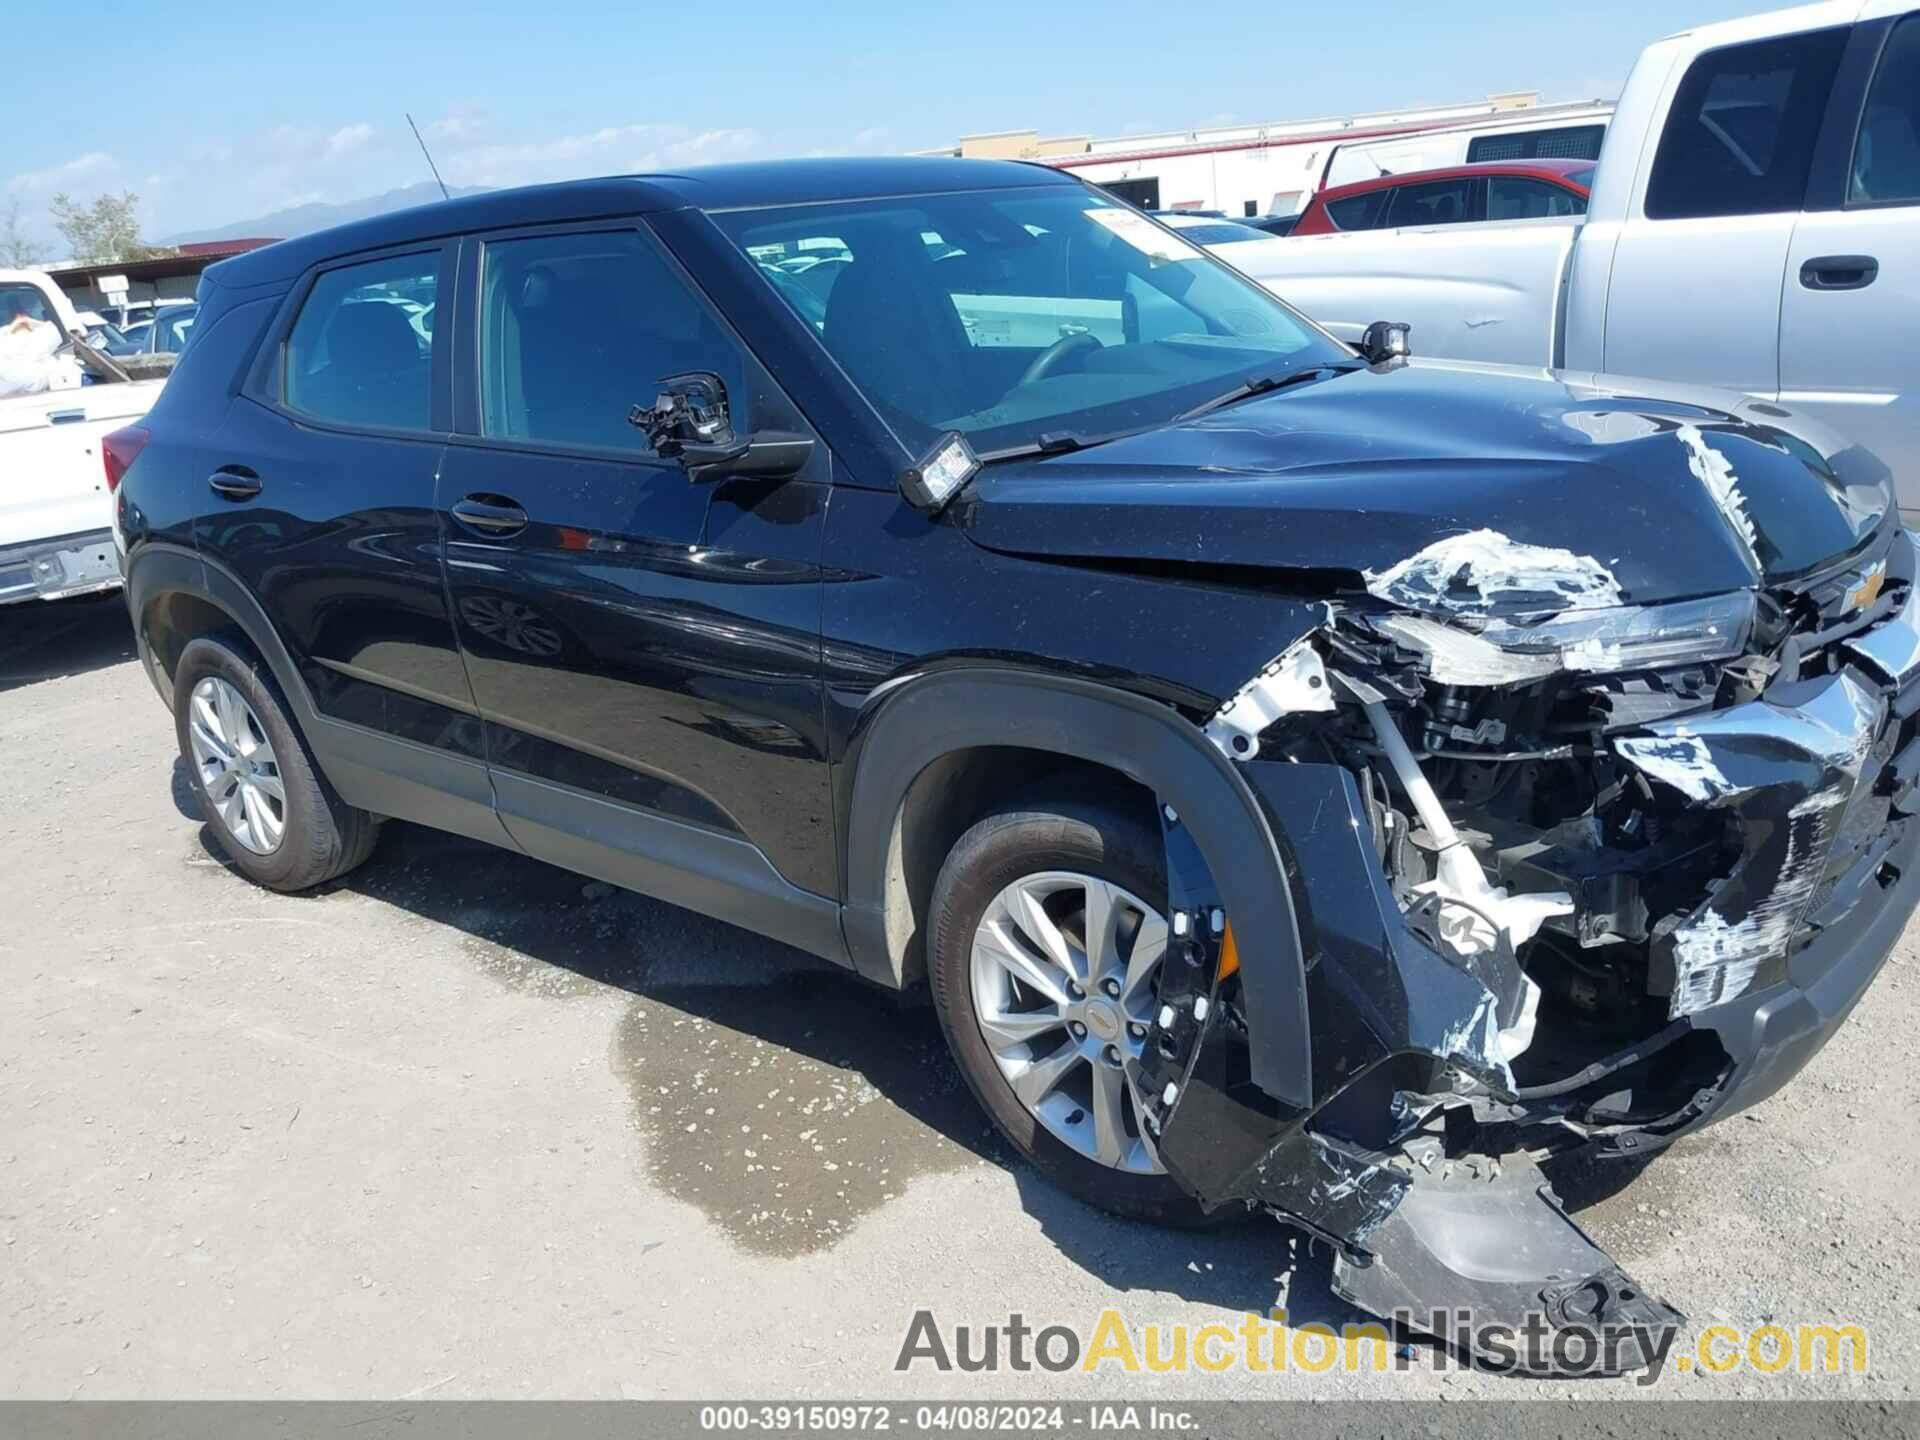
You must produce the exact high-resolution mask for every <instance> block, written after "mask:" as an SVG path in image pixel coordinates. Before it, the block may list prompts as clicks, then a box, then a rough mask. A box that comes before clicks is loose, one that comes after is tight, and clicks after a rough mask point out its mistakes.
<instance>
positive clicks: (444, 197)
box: [402, 112, 453, 200]
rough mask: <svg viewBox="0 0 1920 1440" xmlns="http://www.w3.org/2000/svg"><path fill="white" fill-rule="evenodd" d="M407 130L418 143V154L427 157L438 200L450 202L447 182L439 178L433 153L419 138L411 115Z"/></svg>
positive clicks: (418, 129) (408, 116)
mask: <svg viewBox="0 0 1920 1440" xmlns="http://www.w3.org/2000/svg"><path fill="white" fill-rule="evenodd" d="M402 113H405V112H402ZM407 128H408V129H410V130H411V131H413V138H414V139H415V140H418V141H419V142H420V153H421V154H422V155H424V156H426V157H427V169H429V170H431V171H433V183H434V184H436V185H438V186H439V187H440V198H441V199H442V200H451V199H452V198H453V196H451V195H449V194H448V193H447V182H446V181H444V180H442V179H441V178H440V167H439V166H438V165H436V164H434V163H433V152H432V151H431V150H429V149H427V142H426V141H425V140H424V139H422V138H421V135H420V127H419V126H418V125H415V124H414V123H413V116H412V115H411V114H408V115H407Z"/></svg>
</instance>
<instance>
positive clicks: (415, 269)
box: [163, 250, 440, 430]
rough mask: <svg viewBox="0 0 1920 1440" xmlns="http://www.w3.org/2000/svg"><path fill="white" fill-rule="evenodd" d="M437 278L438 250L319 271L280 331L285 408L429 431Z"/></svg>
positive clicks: (353, 423)
mask: <svg viewBox="0 0 1920 1440" xmlns="http://www.w3.org/2000/svg"><path fill="white" fill-rule="evenodd" d="M439 277H440V252H439V251H437V250H436V251H429V252H427V253H424V254H418V255H395V256H388V257H384V258H382V259H379V260H368V261H364V262H362V263H361V264H358V265H343V266H341V267H339V268H338V269H334V270H327V271H323V272H322V273H321V275H320V277H319V279H317V280H315V281H314V283H313V288H312V289H311V290H310V291H308V292H307V298H306V301H305V302H304V303H303V304H302V305H301V307H300V315H299V318H298V319H296V320H295V321H294V324H293V331H292V333H291V334H289V335H288V336H287V346H286V355H285V357H284V360H283V362H282V377H283V378H282V382H281V383H282V390H281V399H282V400H283V401H284V403H285V404H286V406H287V407H288V408H289V409H291V410H297V411H299V412H300V413H301V414H303V415H310V416H312V417H313V418H314V419H316V420H324V421H328V422H330V423H332V424H337V425H345V426H349V427H353V428H360V427H365V428H368V429H375V430H427V429H430V428H432V420H431V416H432V411H433V325H432V316H433V309H434V305H435V302H436V299H437V296H438V288H439ZM163 318H164V317H163Z"/></svg>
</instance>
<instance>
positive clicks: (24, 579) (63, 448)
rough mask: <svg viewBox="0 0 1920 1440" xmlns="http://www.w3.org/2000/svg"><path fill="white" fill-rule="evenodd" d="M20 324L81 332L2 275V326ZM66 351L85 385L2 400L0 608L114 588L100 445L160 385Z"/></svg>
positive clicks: (50, 287) (9, 274) (31, 287)
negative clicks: (24, 320) (26, 322)
mask: <svg viewBox="0 0 1920 1440" xmlns="http://www.w3.org/2000/svg"><path fill="white" fill-rule="evenodd" d="M20 316H25V317H26V318H27V319H29V320H31V321H36V322H40V323H43V324H52V325H56V326H58V327H59V330H60V333H61V334H63V335H67V336H74V335H75V334H76V333H77V332H79V331H80V330H81V328H82V327H81V325H80V320H79V317H78V316H77V315H76V314H75V312H74V310H73V306H72V304H71V303H70V302H69V301H68V299H67V297H66V296H65V295H64V294H63V293H61V290H60V287H59V286H57V285H55V284H54V283H53V282H52V281H51V280H49V279H48V278H47V277H46V276H45V275H43V274H40V273H39V272H37V271H32V270H0V324H6V323H8V322H10V321H12V320H14V319H16V318H17V317H20ZM71 344H72V347H73V348H72V351H71V353H72V354H73V355H74V357H75V359H76V361H77V362H78V363H79V366H80V368H81V370H83V371H84V372H85V376H86V383H83V384H79V385H76V386H74V387H73V388H71V389H53V390H41V391H38V392H37V393H32V394H25V395H13V396H10V397H8V398H5V399H0V605H8V604H12V603H15V602H18V601H22V600H36V599H38V600H57V599H62V598H65V597H67V596H70V595H85V594H89V593H92V592H95V591H100V590H112V589H115V588H117V587H118V586H119V584H120V565H119V559H118V557H117V555H116V554H115V550H114V541H113V530H112V524H113V519H112V508H113V507H112V497H111V495H110V494H109V491H108V486H107V475H106V468H105V465H104V463H103V459H102V456H101V440H102V439H103V437H105V436H106V435H107V434H108V433H109V432H111V431H113V430H117V429H119V428H120V427H121V426H123V425H126V424H128V423H130V422H131V421H133V420H137V419H138V418H139V417H140V416H142V415H144V414H146V413H147V410H148V408H149V407H150V406H151V405H152V404H153V402H154V399H155V397H156V396H158V395H159V393H160V390H161V387H162V386H163V385H165V384H166V379H165V375H164V373H163V374H161V375H160V376H159V377H158V378H151V379H132V378H129V376H128V372H127V370H126V369H125V367H124V366H123V365H121V364H118V363H115V362H112V361H109V360H106V359H105V358H103V357H101V356H100V355H99V354H98V353H97V352H95V351H93V350H92V349H90V348H89V347H88V346H86V345H85V344H84V343H83V342H82V341H79V340H73V341H71ZM171 358H172V357H167V360H168V363H170V361H171Z"/></svg>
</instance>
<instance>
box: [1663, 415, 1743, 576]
mask: <svg viewBox="0 0 1920 1440" xmlns="http://www.w3.org/2000/svg"><path fill="white" fill-rule="evenodd" d="M1679 436H1680V443H1681V444H1682V445H1684V446H1686V447H1687V465H1688V467H1689V468H1690V469H1691V470H1692V471H1693V473H1694V475H1695V477H1696V478H1697V479H1698V480H1699V481H1700V483H1701V484H1702V485H1704V486H1706V487H1707V493H1708V494H1709V495H1711V496H1712V497H1713V503H1714V504H1715V505H1717V506H1719V507H1720V513H1721V514H1722V515H1724V516H1726V517H1727V523H1728V524H1729V525H1731V526H1732V527H1733V533H1734V534H1736V535H1738V536H1739V537H1740V541H1741V543H1742V545H1744V546H1745V548H1746V552H1747V563H1748V564H1749V565H1751V566H1752V567H1753V573H1754V574H1756V575H1758V574H1759V573H1760V552H1759V549H1758V544H1759V537H1758V535H1757V534H1756V533H1755V531H1754V528H1753V517H1752V516H1751V515H1749V514H1747V502H1746V499H1745V497H1743V496H1742V495H1741V494H1740V488H1739V481H1738V478H1737V477H1736V476H1735V475H1734V473H1733V462H1732V461H1731V460H1729V459H1727V457H1726V456H1724V455H1722V454H1721V453H1720V452H1719V451H1718V450H1716V449H1714V448H1713V447H1712V446H1711V445H1709V444H1707V437H1706V436H1705V435H1703V434H1701V433H1700V427H1699V426H1697V425H1682V426H1681V427H1680V430H1679Z"/></svg>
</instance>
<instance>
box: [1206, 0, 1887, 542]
mask: <svg viewBox="0 0 1920 1440" xmlns="http://www.w3.org/2000/svg"><path fill="white" fill-rule="evenodd" d="M1227 258H1229V259H1231V260H1232V262H1233V263H1234V264H1236V265H1238V266H1240V267H1241V268H1242V269H1244V270H1246V271H1247V273H1249V274H1251V275H1253V276H1254V277H1255V278H1257V279H1259V280H1260V281H1261V282H1262V283H1264V284H1266V285H1267V286H1268V287H1269V288H1271V289H1273V290H1275V291H1277V292H1278V293H1279V294H1281V295H1282V296H1284V297H1285V298H1286V299H1287V300H1289V301H1291V302H1293V303H1294V304H1295V305H1298V306H1299V307H1300V308H1302V309H1304V310H1305V311H1306V312H1307V313H1308V314H1310V315H1312V316H1313V317H1314V318H1315V319H1316V320H1318V321H1320V322H1321V323H1322V324H1323V325H1326V326H1327V327H1328V328H1330V329H1331V330H1333V331H1334V332H1335V333H1336V334H1338V335H1340V336H1342V337H1343V338H1347V339H1352V338H1355V337H1357V336H1358V335H1359V334H1360V333H1361V331H1362V330H1363V329H1364V327H1365V326H1366V324H1367V323H1368V322H1369V321H1372V320H1377V319H1389V320H1397V321H1405V322H1407V323H1408V324H1410V325H1411V327H1412V341H1413V349H1414V352H1415V353H1416V354H1418V355H1422V356H1435V357H1443V358H1447V359H1456V360H1475V361H1488V362H1494V363H1501V364H1518V365H1528V366H1536V367H1540V366H1544V367H1550V368H1553V369H1560V370H1571V371H1584V372H1597V373H1603V374H1610V375H1614V376H1621V375H1628V376H1645V377H1649V378H1653V379H1659V380H1666V381H1685V382H1690V383H1694V384H1700V385H1711V386H1716V387H1720V388H1723V389H1729V390H1737V391H1741V392H1744V393H1745V394H1747V395H1748V396H1751V397H1754V398H1756V399H1758V400H1761V401H1763V402H1770V403H1772V404H1775V405H1778V406H1779V407H1781V408H1782V410H1784V411H1787V412H1791V413H1792V414H1794V415H1797V416H1802V417H1808V418H1812V419H1816V420H1818V421H1820V422H1823V423H1824V424H1826V425H1827V426H1829V427H1831V429H1833V430H1834V431H1836V432H1837V433H1839V434H1841V435H1844V436H1847V437H1849V438H1851V439H1853V440H1856V441H1858V442H1859V443H1860V444H1861V445H1863V446H1865V447H1866V448H1867V449H1869V450H1872V451H1874V452H1876V453H1877V454H1879V455H1880V456H1881V457H1882V458H1883V459H1884V460H1885V461H1886V462H1887V463H1888V464H1889V465H1891V466H1892V467H1893V470H1894V473H1895V474H1896V475H1897V476H1899V484H1900V486H1901V491H1900V502H1901V507H1902V509H1903V510H1905V511H1906V512H1907V513H1908V516H1909V518H1910V519H1920V395H1916V390H1920V352H1916V350H1915V348H1914V346H1913V334H1914V327H1913V315H1914V313H1915V307H1916V305H1920V10H1916V9H1915V7H1914V0H1898V3H1896V0H1866V3H1864V4H1863V3H1861V0H1829V3H1824V4H1816V5H1807V6H1802V7H1800V8H1798V9H1793V10H1782V11H1776V12H1774V13H1772V14H1769V15H1761V16H1755V17H1752V18H1750V19H1744V20H1735V21H1729V22H1727V23H1725V24H1720V25H1709V26H1703V27H1701V28H1699V29H1696V30H1690V31H1687V32H1684V33H1682V34H1679V35H1672V36H1669V37H1668V38H1666V39H1664V40H1660V41H1657V42H1656V43H1654V44H1652V45H1650V46H1648V47H1647V49H1646V50H1645V51H1644V52H1643V53H1642V54H1641V56H1640V59H1639V62H1638V63H1637V64H1636V65H1635V66H1634V69H1633V73H1632V75H1631V76H1630V77H1629V78H1628V81H1627V85H1626V89H1625V91H1624V92H1623V93H1622V95H1621V97H1620V103H1619V107H1618V109H1617V110H1616V111H1615V114H1614V117H1613V122H1612V125H1611V126H1610V128H1609V129H1608V132H1607V137H1606V140H1605V143H1604V145H1603V146H1602V149H1601V152H1600V159H1599V168H1598V170H1597V171H1596V173H1595V175H1594V185H1593V196H1592V200H1591V202H1590V204H1589V206H1588V210H1587V214H1586V216H1585V217H1584V218H1562V219H1541V220H1521V221H1509V222H1494V223H1483V224H1456V225H1435V226H1429V227H1423V228H1408V229H1399V230H1393V229H1387V230H1366V231H1358V232H1354V233H1336V234H1330V235H1314V236H1307V237H1296V238H1293V239H1290V240H1289V241H1287V242H1286V244H1285V245H1275V246H1266V247H1261V252H1260V253H1259V254H1257V255H1256V254H1254V253H1252V251H1251V250H1249V251H1248V253H1247V254H1245V255H1244V256H1243V255H1239V254H1234V255H1230V256H1228V257H1227Z"/></svg>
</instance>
